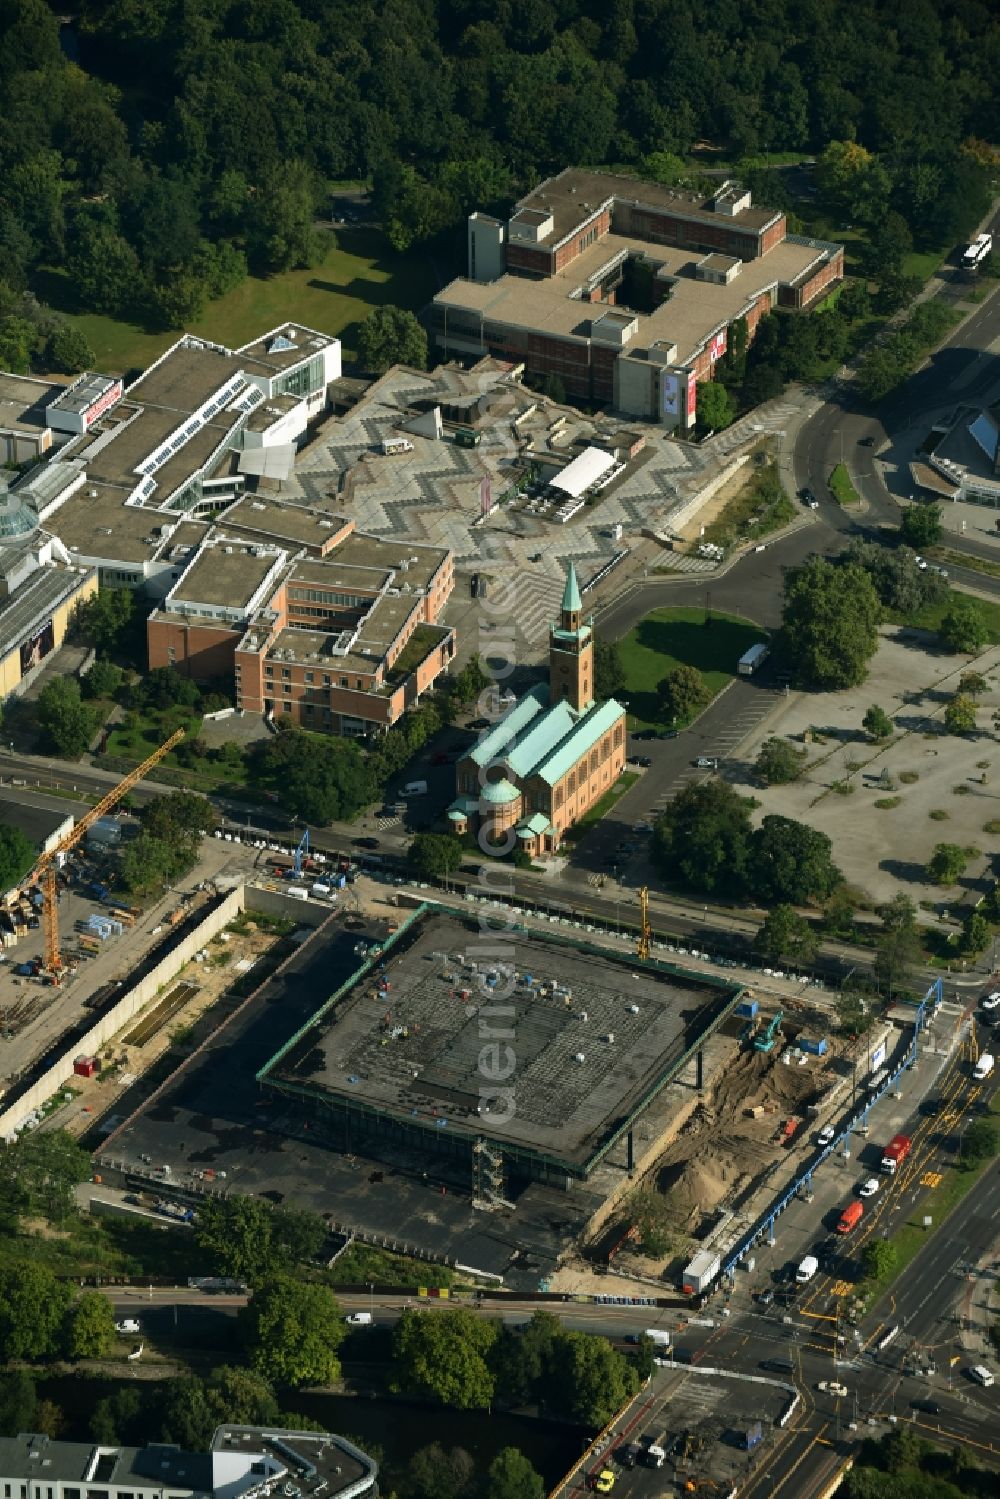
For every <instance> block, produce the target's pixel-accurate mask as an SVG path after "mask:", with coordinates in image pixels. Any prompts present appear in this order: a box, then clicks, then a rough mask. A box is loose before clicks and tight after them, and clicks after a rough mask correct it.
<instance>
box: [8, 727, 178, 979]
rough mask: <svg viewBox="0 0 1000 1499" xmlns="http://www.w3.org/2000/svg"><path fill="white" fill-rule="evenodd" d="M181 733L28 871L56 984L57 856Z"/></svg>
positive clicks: (175, 738) (47, 960) (175, 737)
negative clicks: (39, 900) (36, 887)
mask: <svg viewBox="0 0 1000 1499" xmlns="http://www.w3.org/2000/svg"><path fill="white" fill-rule="evenodd" d="M184 732H185V731H184V730H183V729H177V730H176V732H175V733H173V734H171V736H170V738H169V739H168V740H166V741H165V743H163V744H161V745H160V747H159V749H155V750H154V751H153V753H152V754H151V755H150V756H149V757H148V758H147V759H145V760H143V762H142V764H141V765H137V766H136V767H135V769H134V770H130V771H129V773H128V775H127V776H125V777H124V779H123V780H121V781H119V782H118V785H117V786H116V787H115V788H114V790H113V791H109V792H108V794H107V796H103V797H102V798H101V800H100V801H99V802H98V803H97V805H96V806H95V807H91V808H90V811H89V812H85V813H84V815H83V816H82V817H81V818H80V821H79V822H78V823H77V824H76V826H75V827H74V828H73V831H72V832H71V833H67V834H66V837H65V838H63V839H62V840H61V842H59V843H57V844H56V846H55V848H52V849H49V851H48V853H46V854H43V855H42V857H41V858H40V859H39V861H38V863H37V864H36V865H35V867H34V869H33V870H32V875H33V876H34V878H35V879H37V881H38V883H39V884H40V885H41V887H42V895H43V904H42V927H43V929H44V934H45V971H46V972H47V973H49V974H51V975H52V977H53V978H54V979H57V980H58V978H59V970H60V969H61V968H62V957H61V954H60V951H59V909H58V901H57V896H56V869H57V867H58V863H59V858H60V856H61V855H62V854H67V853H69V851H70V849H71V848H73V847H75V845H76V844H77V843H79V841H80V839H81V838H82V837H83V835H84V834H85V833H86V831H87V829H88V828H92V827H93V826H94V823H95V822H97V821H98V820H99V819H100V818H102V817H104V816H106V815H107V813H108V812H110V811H111V808H112V807H113V806H115V804H116V803H117V802H120V801H121V799H122V797H123V796H124V795H125V793H126V792H127V791H131V789H132V787H133V786H134V785H135V784H136V783H137V782H138V781H141V780H142V778H143V776H144V775H146V773H147V772H148V771H150V770H152V768H153V766H154V765H158V764H159V762H160V761H161V760H162V759H163V757H164V755H168V754H169V753H170V751H171V750H172V749H173V747H174V745H175V744H180V742H181V740H182V739H183V738H184Z"/></svg>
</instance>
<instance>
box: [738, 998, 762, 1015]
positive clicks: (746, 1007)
mask: <svg viewBox="0 0 1000 1499" xmlns="http://www.w3.org/2000/svg"><path fill="white" fill-rule="evenodd" d="M759 1009H760V1005H759V1004H758V1003H757V1001H756V1000H755V999H745V1000H744V1001H743V1003H742V1004H739V1005H737V1006H736V1011H735V1013H736V1014H737V1015H738V1016H739V1018H740V1019H741V1020H753V1018H754V1016H755V1015H756V1014H757V1011H758V1010H759Z"/></svg>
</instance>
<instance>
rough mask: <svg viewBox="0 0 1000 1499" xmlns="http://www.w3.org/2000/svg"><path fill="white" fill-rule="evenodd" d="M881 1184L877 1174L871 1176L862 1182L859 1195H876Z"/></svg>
mask: <svg viewBox="0 0 1000 1499" xmlns="http://www.w3.org/2000/svg"><path fill="white" fill-rule="evenodd" d="M881 1185H882V1183H881V1182H880V1181H879V1179H878V1177H877V1176H870V1177H869V1178H868V1180H867V1181H863V1182H862V1183H861V1185H860V1187H859V1188H858V1196H859V1197H874V1196H875V1193H876V1192H877V1191H878V1189H879V1187H880V1186H881Z"/></svg>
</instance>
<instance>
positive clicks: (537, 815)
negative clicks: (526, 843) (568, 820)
mask: <svg viewBox="0 0 1000 1499" xmlns="http://www.w3.org/2000/svg"><path fill="white" fill-rule="evenodd" d="M551 826H552V824H551V823H550V822H549V819H548V815H547V813H545V812H534V813H533V814H532V815H531V817H524V818H522V819H521V821H520V822H519V823H518V825H517V827H516V828H515V830H514V831H515V832H516V833H517V835H518V837H519V838H530V837H532V835H534V836H535V837H537V836H538V834H539V833H547V832H548V830H549V828H550V827H551Z"/></svg>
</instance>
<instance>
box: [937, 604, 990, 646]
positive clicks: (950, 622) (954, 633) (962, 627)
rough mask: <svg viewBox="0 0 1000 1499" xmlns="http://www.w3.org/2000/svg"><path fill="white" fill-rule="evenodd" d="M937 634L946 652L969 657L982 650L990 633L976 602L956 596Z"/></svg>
mask: <svg viewBox="0 0 1000 1499" xmlns="http://www.w3.org/2000/svg"><path fill="white" fill-rule="evenodd" d="M938 633H939V634H940V636H941V643H942V645H945V646H947V648H948V650H950V651H954V652H955V654H956V655H960V654H965V655H970V656H971V655H974V654H975V653H976V652H977V651H981V650H982V648H983V646H984V645H985V644H986V642H987V640H988V639H989V633H990V632H989V627H988V626H987V624H986V620H985V619H984V617H983V611H982V610H981V609H980V607H979V605H978V604H977V603H976V601H975V600H974V599H970V598H966V597H963V596H962V595H961V594H956V595H955V597H954V599H953V601H952V604H951V607H950V608H949V610H948V612H947V614H946V615H945V616H944V618H943V619H942V621H941V626H940V629H939V631H938Z"/></svg>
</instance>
